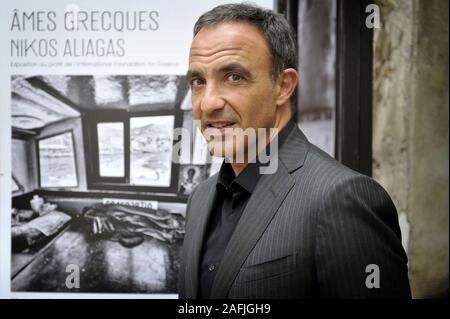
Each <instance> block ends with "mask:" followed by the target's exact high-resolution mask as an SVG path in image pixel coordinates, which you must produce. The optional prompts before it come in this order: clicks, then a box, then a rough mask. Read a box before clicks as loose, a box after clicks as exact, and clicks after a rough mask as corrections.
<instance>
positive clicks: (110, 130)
mask: <svg viewBox="0 0 450 319" xmlns="http://www.w3.org/2000/svg"><path fill="white" fill-rule="evenodd" d="M182 104H184V105H185V106H183V107H184V109H183V108H182V107H181V106H182ZM189 104H190V98H189V96H188V87H187V84H186V83H185V78H184V77H183V76H173V75H152V76H144V75H139V76H133V75H130V76H125V75H91V76H88V75H83V76H79V75H36V76H29V77H27V76H22V75H13V76H12V77H11V105H12V107H11V113H12V115H11V123H12V141H11V142H12V143H11V144H12V155H13V161H12V163H13V164H12V179H11V182H12V212H11V221H12V222H11V243H12V244H11V290H12V291H15V292H19V291H20V292H27V291H29V292H96V293H150V294H152V293H167V294H176V293H177V276H178V268H179V251H180V249H181V243H182V239H183V236H184V214H185V209H186V207H185V206H186V204H185V202H186V198H187V195H188V194H189V193H190V192H191V191H192V189H193V187H194V186H195V185H197V184H198V183H199V182H201V181H202V180H204V179H206V178H207V177H208V176H209V175H208V174H209V165H208V164H207V163H206V162H203V163H202V165H198V163H197V164H195V163H194V161H193V159H192V157H193V155H192V154H189V159H188V160H187V162H186V165H185V164H182V165H179V164H176V163H174V161H172V151H173V144H174V143H175V141H174V138H173V130H174V128H175V127H176V126H177V125H179V126H183V124H184V125H185V126H188V125H189V124H188V123H187V122H186V121H191V122H192V112H191V111H190V110H189ZM186 105H187V108H186ZM184 115H186V116H184ZM190 127H191V131H192V130H194V129H195V128H194V127H193V126H192V125H191V126H190ZM192 144H195V143H194V142H192ZM197 144H198V143H197ZM199 145H200V146H197V148H198V147H201V145H202V144H199ZM198 151H199V152H200V153H201V154H206V153H207V152H206V151H202V150H198ZM205 159H206V158H205ZM192 172H194V174H192ZM72 272H73V274H76V273H77V272H78V274H79V281H78V282H77V281H76V280H75V281H71V280H68V279H67V278H68V275H69V274H72Z"/></svg>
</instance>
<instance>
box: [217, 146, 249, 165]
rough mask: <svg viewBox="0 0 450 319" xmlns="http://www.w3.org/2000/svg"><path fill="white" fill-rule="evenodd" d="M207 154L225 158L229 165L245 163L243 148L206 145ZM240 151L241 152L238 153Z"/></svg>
mask: <svg viewBox="0 0 450 319" xmlns="http://www.w3.org/2000/svg"><path fill="white" fill-rule="evenodd" d="M208 148H209V152H210V154H211V155H212V156H215V157H222V158H226V159H227V161H228V162H230V163H235V162H236V163H244V162H245V155H244V154H245V152H244V149H245V147H244V146H242V147H240V148H237V149H236V147H228V148H226V147H222V146H221V145H215V144H214V143H208ZM239 150H241V152H239Z"/></svg>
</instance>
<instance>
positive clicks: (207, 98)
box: [188, 22, 278, 156]
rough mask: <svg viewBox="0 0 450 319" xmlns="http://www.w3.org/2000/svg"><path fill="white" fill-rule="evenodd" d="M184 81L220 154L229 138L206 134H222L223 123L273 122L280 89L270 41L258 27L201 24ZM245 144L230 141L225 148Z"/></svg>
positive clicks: (212, 145) (273, 124) (249, 125)
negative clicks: (272, 73)
mask: <svg viewBox="0 0 450 319" xmlns="http://www.w3.org/2000/svg"><path fill="white" fill-rule="evenodd" d="M188 81H189V83H190V86H191V90H192V106H193V113H194V119H195V120H196V121H197V123H200V124H199V126H200V129H201V131H202V133H203V134H204V135H205V137H206V139H207V141H208V146H209V148H210V150H211V151H212V152H213V154H214V155H216V156H224V154H225V153H224V150H223V146H224V145H228V146H229V145H230V144H227V143H225V144H224V143H222V142H221V143H218V142H217V139H215V138H213V139H211V138H209V137H210V136H213V137H214V136H219V137H222V139H223V138H224V136H223V134H224V132H225V129H229V128H231V129H232V130H234V131H236V128H241V129H243V130H246V129H257V128H271V127H276V123H277V119H278V114H277V107H276V95H277V92H278V91H277V86H276V85H275V84H274V82H273V80H272V78H271V61H270V51H269V47H268V45H267V43H266V40H265V38H264V37H263V35H262V34H261V32H260V31H259V30H258V29H257V27H255V26H253V25H251V24H249V23H245V22H230V23H222V24H218V25H215V26H210V27H205V28H203V29H201V30H200V32H199V33H197V35H196V36H195V37H194V39H193V41H192V45H191V50H190V54H189V71H188ZM227 131H229V130H227ZM208 136H209V137H208ZM219 144H220V145H222V146H221V147H222V152H218V149H219V148H221V147H219V146H220V145H219ZM247 144H248V143H247V140H245V143H244V144H242V143H237V145H234V144H233V143H232V144H231V149H230V147H228V149H226V150H225V151H226V152H227V153H226V154H230V153H229V152H230V151H231V152H232V154H235V152H236V150H237V149H241V150H242V148H245V149H246V147H247Z"/></svg>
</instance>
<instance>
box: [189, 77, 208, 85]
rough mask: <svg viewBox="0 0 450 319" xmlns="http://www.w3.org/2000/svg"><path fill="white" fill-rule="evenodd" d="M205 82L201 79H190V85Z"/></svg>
mask: <svg viewBox="0 0 450 319" xmlns="http://www.w3.org/2000/svg"><path fill="white" fill-rule="evenodd" d="M203 84H205V81H204V80H202V79H192V80H191V86H200V85H203Z"/></svg>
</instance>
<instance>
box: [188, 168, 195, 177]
mask: <svg viewBox="0 0 450 319" xmlns="http://www.w3.org/2000/svg"><path fill="white" fill-rule="evenodd" d="M194 175H195V170H193V169H190V170H188V178H189V179H192V178H193V177H194Z"/></svg>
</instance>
